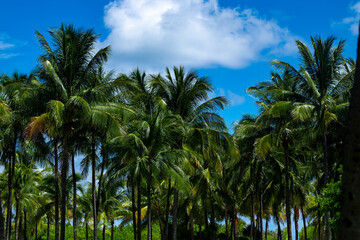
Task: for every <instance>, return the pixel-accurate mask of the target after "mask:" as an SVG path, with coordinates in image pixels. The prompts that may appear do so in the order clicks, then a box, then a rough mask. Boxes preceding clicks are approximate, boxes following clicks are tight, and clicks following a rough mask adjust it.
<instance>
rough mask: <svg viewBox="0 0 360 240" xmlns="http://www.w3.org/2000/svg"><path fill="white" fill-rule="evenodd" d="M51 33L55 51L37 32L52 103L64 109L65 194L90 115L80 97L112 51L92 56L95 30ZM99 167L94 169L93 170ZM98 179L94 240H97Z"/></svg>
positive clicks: (65, 29) (62, 28) (65, 28)
mask: <svg viewBox="0 0 360 240" xmlns="http://www.w3.org/2000/svg"><path fill="white" fill-rule="evenodd" d="M48 32H49V34H50V36H51V37H52V40H53V49H52V48H51V46H50V45H49V44H48V42H47V41H46V39H45V38H44V37H43V36H42V35H41V34H40V33H39V32H37V37H38V40H39V42H40V44H41V47H42V48H43V50H44V54H43V55H42V56H40V61H41V66H40V69H41V73H42V75H43V78H44V80H45V85H46V87H47V89H48V90H49V91H51V92H52V99H50V100H55V101H58V103H59V104H58V105H62V106H63V111H62V117H63V119H62V122H63V124H62V129H61V141H62V160H61V162H62V164H61V166H62V167H61V183H62V186H61V188H62V192H65V191H66V188H65V187H66V186H65V182H66V178H67V171H68V162H69V154H70V151H71V148H72V144H73V140H72V139H73V137H74V131H73V129H75V130H77V128H78V127H79V124H80V123H81V120H82V119H83V118H82V117H84V116H83V113H84V111H87V108H86V105H87V103H86V101H85V100H84V99H83V98H82V97H80V96H79V94H80V93H81V91H82V90H83V89H84V88H85V87H86V86H87V79H88V76H89V74H90V73H91V72H92V71H94V70H96V69H97V67H98V66H99V65H101V63H102V62H104V61H106V60H107V56H108V53H109V50H110V48H109V47H106V48H103V49H100V50H99V51H98V52H96V53H95V54H93V53H92V52H93V50H94V44H95V42H96V40H97V37H98V35H96V34H95V33H94V31H93V30H92V29H91V30H82V29H76V28H75V27H74V26H73V25H67V26H65V25H61V26H60V28H56V29H52V30H49V31H48ZM95 167H96V166H93V168H95ZM93 174H94V173H93ZM94 177H95V176H93V204H94V207H93V211H94V216H95V217H94V239H97V220H96V194H95V179H94ZM65 200H66V199H65V194H63V195H62V199H61V234H60V238H61V240H64V239H65V227H66V226H65V204H66V203H65ZM75 226H76V224H75ZM74 238H75V239H76V228H74Z"/></svg>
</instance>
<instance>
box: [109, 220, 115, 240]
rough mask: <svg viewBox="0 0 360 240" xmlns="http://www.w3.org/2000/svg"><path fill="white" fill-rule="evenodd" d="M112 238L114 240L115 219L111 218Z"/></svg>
mask: <svg viewBox="0 0 360 240" xmlns="http://www.w3.org/2000/svg"><path fill="white" fill-rule="evenodd" d="M110 240H114V220H111V237H110Z"/></svg>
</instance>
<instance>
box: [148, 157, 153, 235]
mask: <svg viewBox="0 0 360 240" xmlns="http://www.w3.org/2000/svg"><path fill="white" fill-rule="evenodd" d="M151 161H152V160H151V159H150V164H149V173H148V181H147V201H148V209H147V213H148V214H147V215H148V232H147V234H148V236H147V239H148V240H152V221H151V178H152V162H151Z"/></svg>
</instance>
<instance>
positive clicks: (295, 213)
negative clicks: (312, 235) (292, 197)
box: [294, 204, 299, 240]
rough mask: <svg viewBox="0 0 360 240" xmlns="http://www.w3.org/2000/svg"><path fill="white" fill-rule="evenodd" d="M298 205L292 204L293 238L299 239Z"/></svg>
mask: <svg viewBox="0 0 360 240" xmlns="http://www.w3.org/2000/svg"><path fill="white" fill-rule="evenodd" d="M298 222H299V207H298V206H297V205H296V204H295V206H294V223H295V240H299V224H298Z"/></svg>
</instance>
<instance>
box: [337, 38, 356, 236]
mask: <svg viewBox="0 0 360 240" xmlns="http://www.w3.org/2000/svg"><path fill="white" fill-rule="evenodd" d="M359 119H360V37H359V38H358V45H357V59H356V70H355V78H354V86H353V89H352V92H351V100H350V111H349V120H348V124H347V126H348V135H347V139H346V140H347V141H346V150H345V159H344V168H343V169H344V172H343V178H342V188H343V189H342V200H343V201H342V210H341V220H340V235H339V236H341V239H343V240H349V239H356V238H358V237H359V236H360V208H359V199H360V191H359V190H360V173H359V169H360V161H359V159H360V149H359V148H360V138H359V136H360V125H359Z"/></svg>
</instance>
